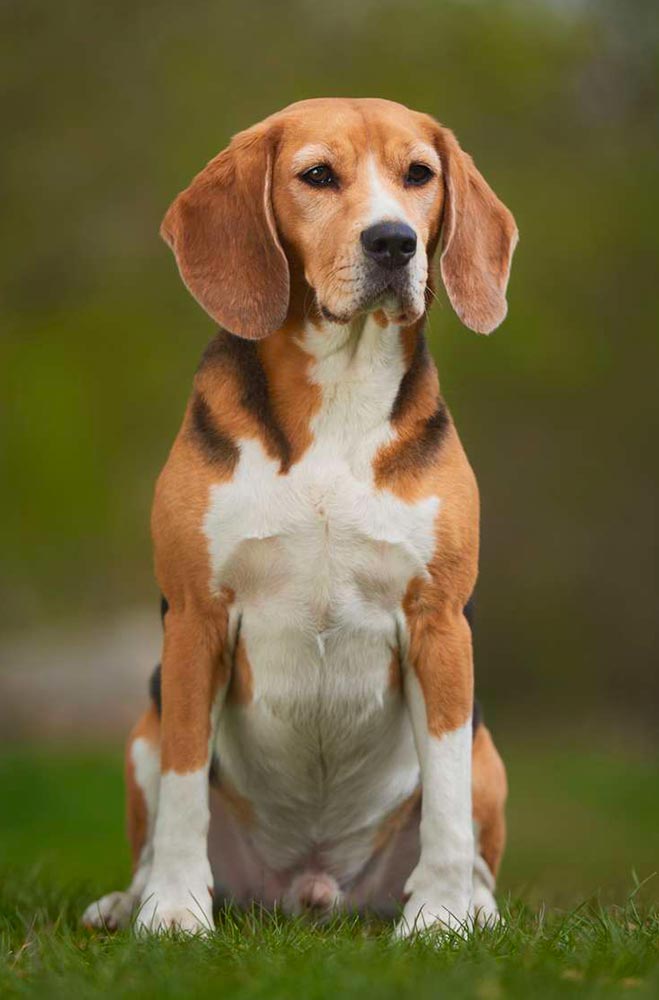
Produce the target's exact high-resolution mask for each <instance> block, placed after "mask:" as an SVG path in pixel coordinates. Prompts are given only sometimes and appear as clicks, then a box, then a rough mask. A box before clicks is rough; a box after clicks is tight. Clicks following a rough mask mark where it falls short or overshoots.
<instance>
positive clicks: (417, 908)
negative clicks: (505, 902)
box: [394, 892, 472, 940]
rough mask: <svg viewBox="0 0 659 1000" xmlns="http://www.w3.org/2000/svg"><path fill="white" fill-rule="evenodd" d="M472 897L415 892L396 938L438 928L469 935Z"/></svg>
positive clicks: (443, 931) (436, 930)
mask: <svg viewBox="0 0 659 1000" xmlns="http://www.w3.org/2000/svg"><path fill="white" fill-rule="evenodd" d="M471 925H472V918H471V916H470V911H469V900H468V899H467V898H464V899H461V898H458V897H456V898H455V899H451V898H450V897H439V896H438V895H437V894H436V893H427V894H425V893H421V892H413V893H412V895H411V896H410V898H409V899H408V901H407V903H406V904H405V909H404V910H403V916H402V917H401V919H400V920H399V921H398V924H397V925H396V928H395V930H394V938H395V939H396V940H402V939H404V938H408V937H412V936H413V935H415V934H423V933H425V932H428V931H435V932H439V933H442V934H446V933H447V932H448V933H454V934H459V935H460V936H461V937H465V936H466V935H467V934H468V933H469V930H470V928H471Z"/></svg>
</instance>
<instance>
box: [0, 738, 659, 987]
mask: <svg viewBox="0 0 659 1000" xmlns="http://www.w3.org/2000/svg"><path fill="white" fill-rule="evenodd" d="M506 757H507V760H508V762H509V771H510V778H511V787H512V789H513V793H512V796H511V802H510V810H509V817H510V828H511V836H510V846H509V852H508V857H507V862H506V867H505V869H504V873H503V878H502V882H501V886H502V898H503V908H504V911H505V915H506V923H505V925H504V926H502V927H501V928H499V929H497V930H495V931H486V932H476V933H474V934H473V935H472V936H471V937H470V938H469V939H468V940H466V941H461V940H458V939H455V938H454V939H449V940H445V941H443V942H442V943H441V944H440V945H436V946H434V947H430V946H429V945H428V944H426V943H424V942H421V941H417V942H413V943H411V944H410V943H405V944H402V945H401V944H396V945H394V944H392V943H391V942H390V940H389V928H388V927H386V926H383V925H380V924H377V923H373V922H371V923H369V922H360V921H357V920H353V919H347V920H341V921H337V922H335V923H333V924H331V925H329V926H326V927H323V928H313V927H310V926H308V925H306V924H305V923H303V922H300V921H296V920H287V919H284V918H282V917H280V916H277V915H274V916H273V915H270V914H264V913H261V912H260V911H253V912H250V913H247V914H240V913H237V912H234V911H231V910H229V911H225V912H222V913H221V914H220V915H219V917H218V928H217V930H216V932H215V934H214V935H213V936H212V937H210V938H209V939H207V940H185V939H181V938H180V937H176V936H175V935H172V936H170V937H167V938H165V939H160V940H137V939H135V938H134V937H133V936H132V935H131V934H130V933H128V932H126V933H121V934H118V935H116V936H114V937H111V936H106V935H104V934H90V933H87V932H85V931H82V930H81V929H80V928H79V927H78V923H77V922H78V918H79V915H80V913H81V911H82V909H83V908H84V905H86V903H87V902H89V900H90V899H92V898H94V897H95V896H96V895H98V894H100V893H101V892H103V891H107V890H110V889H114V888H118V887H120V886H121V885H123V883H124V881H125V878H126V873H127V865H128V860H127V851H126V848H125V846H124V844H123V836H122V790H121V764H120V761H119V759H118V758H117V757H116V756H115V755H108V754H102V753H98V752H97V753H76V754H74V753H68V752H67V753H62V752H61V751H60V752H52V751H51V752H47V751H45V750H43V751H32V752H27V751H24V750H16V751H11V752H5V754H4V757H3V760H2V763H1V764H0V802H2V809H3V817H2V824H1V825H0V873H1V874H0V877H1V881H0V996H3V997H4V996H30V997H31V996H39V997H60V996H62V997H64V996H66V997H76V998H77V997H97V996H113V997H115V996H117V997H180V996H181V997H187V996H190V997H192V996H194V997H205V996H214V997H227V998H229V997H241V998H245V1000H251V998H255V1000H256V998H261V997H264V998H266V997H267V998H268V1000H276V998H279V997H281V998H284V997H285V998H294V1000H297V998H299V1000H307V998H309V1000H314V998H325V997H332V998H335V997H337V998H338V997H341V998H342V997H347V998H351V997H365V996H369V997H370V996H374V997H383V998H388V997H392V998H393V997H396V998H405V997H413V998H415V1000H421V998H425V997H443V996H446V997H452V998H453V997H457V998H459V997H477V998H484V1000H486V998H497V997H520V998H521V997H523V998H525V1000H526V998H531V997H532V998H535V997H553V996H559V995H560V996H565V995H567V996H569V995H570V994H573V995H575V996H580V997H581V996H593V997H595V996H623V995H624V996H627V995H631V996H637V997H656V996H659V911H658V910H657V907H656V902H657V899H658V897H659V887H658V886H657V884H656V883H657V881H658V880H653V879H652V878H650V877H649V876H651V874H652V866H653V864H655V863H656V861H657V837H656V830H657V822H658V820H659V801H658V796H657V769H656V767H655V766H654V765H652V764H651V763H650V762H648V761H647V760H644V759H631V758H625V757H621V756H618V755H616V756H614V755H610V754H608V755H598V754H593V753H590V752H588V753H586V752H583V751H582V752H581V753H578V754H577V753H575V752H574V751H573V750H568V749H567V748H566V749H564V750H562V751H560V752H557V751H551V752H550V751H548V750H542V749H529V748H528V747H526V748H524V750H523V751H522V750H519V751H516V750H515V749H514V748H507V749H506ZM634 871H635V872H636V873H637V875H636V876H635V875H634ZM635 878H636V883H635V881H634V879H635ZM639 879H645V880H646V881H644V883H643V884H642V885H639V884H638V880H639ZM635 885H636V887H635Z"/></svg>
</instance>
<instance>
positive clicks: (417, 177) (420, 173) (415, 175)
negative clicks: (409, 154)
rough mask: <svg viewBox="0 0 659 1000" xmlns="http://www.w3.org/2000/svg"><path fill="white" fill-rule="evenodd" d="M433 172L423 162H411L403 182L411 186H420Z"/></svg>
mask: <svg viewBox="0 0 659 1000" xmlns="http://www.w3.org/2000/svg"><path fill="white" fill-rule="evenodd" d="M434 176H435V175H434V173H433V172H432V170H431V169H430V167H427V166H426V165H425V163H411V164H410V166H409V169H408V171H407V175H406V177H405V183H406V184H408V185H409V186H411V187H422V186H423V185H424V184H427V183H428V181H429V180H430V179H431V177H434Z"/></svg>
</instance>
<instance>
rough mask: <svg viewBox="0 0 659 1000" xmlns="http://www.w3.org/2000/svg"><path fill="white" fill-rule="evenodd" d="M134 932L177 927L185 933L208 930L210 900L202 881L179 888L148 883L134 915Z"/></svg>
mask: <svg viewBox="0 0 659 1000" xmlns="http://www.w3.org/2000/svg"><path fill="white" fill-rule="evenodd" d="M135 930H136V932H137V933H149V934H160V933H162V932H163V931H168V930H177V931H184V932H185V933H187V934H210V933H211V932H212V930H213V900H212V897H211V894H210V891H209V889H208V886H207V885H206V884H205V883H203V882H202V883H201V884H200V885H197V886H195V887H191V888H188V889H181V888H180V887H178V888H175V887H173V886H171V885H169V886H162V885H161V886H159V885H158V884H154V883H151V882H150V883H149V884H148V885H147V886H146V888H145V890H144V892H143V893H142V903H141V905H140V908H139V911H138V914H137V916H136V918H135Z"/></svg>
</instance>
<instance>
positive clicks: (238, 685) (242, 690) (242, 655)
mask: <svg viewBox="0 0 659 1000" xmlns="http://www.w3.org/2000/svg"><path fill="white" fill-rule="evenodd" d="M253 695H254V690H253V685H252V668H251V667H250V665H249V660H248V658H247V650H246V649H245V643H244V642H243V641H242V639H238V643H237V645H236V651H235V654H234V658H233V670H232V671H231V681H230V683H229V690H228V691H227V701H229V702H232V703H233V704H234V705H249V703H250V701H251V700H252V697H253Z"/></svg>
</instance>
